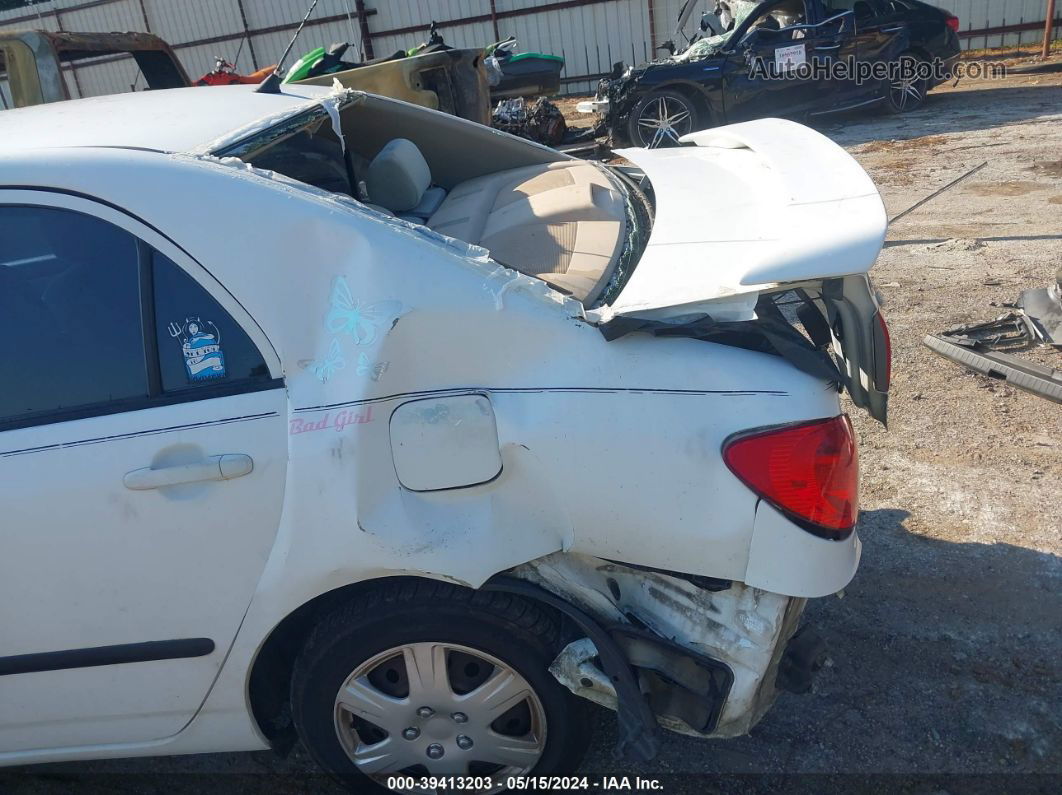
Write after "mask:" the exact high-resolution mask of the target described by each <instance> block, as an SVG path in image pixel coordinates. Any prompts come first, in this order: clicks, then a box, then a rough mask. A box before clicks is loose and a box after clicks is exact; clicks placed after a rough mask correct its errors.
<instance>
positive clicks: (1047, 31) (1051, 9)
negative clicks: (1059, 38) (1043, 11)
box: [1041, 0, 1055, 58]
mask: <svg viewBox="0 0 1062 795" xmlns="http://www.w3.org/2000/svg"><path fill="white" fill-rule="evenodd" d="M1054 25H1055V0H1047V20H1046V21H1045V22H1044V51H1043V53H1041V55H1043V57H1044V58H1046V57H1047V56H1049V55H1050V54H1051V39H1052V38H1053V36H1052V33H1053V32H1054V31H1053V28H1054Z"/></svg>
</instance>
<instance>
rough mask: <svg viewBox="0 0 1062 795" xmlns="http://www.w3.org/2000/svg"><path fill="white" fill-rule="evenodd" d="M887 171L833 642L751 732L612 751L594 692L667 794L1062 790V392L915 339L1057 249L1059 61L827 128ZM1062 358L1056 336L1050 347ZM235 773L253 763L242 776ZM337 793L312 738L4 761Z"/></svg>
mask: <svg viewBox="0 0 1062 795" xmlns="http://www.w3.org/2000/svg"><path fill="white" fill-rule="evenodd" d="M821 129H822V131H823V132H825V133H826V134H827V135H829V136H830V137H832V138H833V139H834V140H836V141H837V142H839V143H840V144H842V145H843V146H845V147H847V148H848V150H849V151H850V152H851V153H852V154H853V155H854V156H855V157H856V158H857V159H858V160H859V161H860V162H861V163H862V164H863V165H864V166H865V167H866V168H867V170H868V171H869V172H870V174H871V175H872V176H873V177H874V179H875V180H876V181H877V183H878V185H879V187H880V189H881V192H882V194H883V196H884V199H885V203H886V205H887V207H888V210H889V214H890V217H891V216H893V215H895V214H897V213H899V212H900V211H902V210H904V209H906V208H908V207H909V206H911V205H912V204H914V203H915V202H916V201H918V200H919V199H921V198H923V197H924V196H926V195H928V194H930V193H931V192H933V191H934V190H936V189H937V188H939V187H941V186H943V185H945V184H947V183H948V182H949V181H951V180H952V179H954V178H955V177H957V176H959V175H961V174H962V173H964V172H965V171H966V170H968V169H970V168H973V167H974V166H977V165H978V164H980V163H982V162H984V161H986V160H987V161H988V166H987V167H986V168H985V169H984V170H982V171H981V172H979V173H978V174H976V175H975V176H974V177H972V178H971V179H969V180H967V181H966V182H964V183H962V184H961V185H959V186H958V187H956V188H954V189H953V190H951V191H949V192H948V193H946V194H944V195H943V196H942V197H940V198H939V199H937V200H936V201H934V202H933V203H931V204H928V205H926V206H925V207H923V208H921V209H919V210H917V211H916V212H914V213H913V214H911V215H909V216H907V217H906V218H904V219H903V220H901V221H900V222H899V223H897V224H895V225H894V226H893V227H892V228H891V229H890V232H889V237H888V242H887V243H886V248H885V250H884V251H883V252H882V255H881V258H880V261H879V263H878V265H877V267H876V268H875V270H874V277H875V280H876V282H877V285H878V287H879V288H880V290H881V292H882V293H883V295H884V297H885V299H886V302H887V303H886V312H887V317H888V319H889V325H890V327H891V330H892V340H893V350H894V354H895V363H894V380H893V392H892V397H891V412H890V423H889V429H888V430H885V429H884V428H882V427H880V426H878V425H876V424H874V423H873V422H871V421H869V420H868V419H867V418H866V417H865V416H864V415H862V414H861V413H857V414H856V415H855V416H854V420H855V423H856V427H857V430H858V433H859V437H860V442H861V456H862V472H863V481H862V482H863V492H862V508H863V516H862V520H861V528H860V534H861V536H862V539H863V542H864V550H863V562H862V566H861V568H860V571H859V574H858V575H857V576H856V578H855V581H854V582H853V583H852V584H851V585H850V586H849V587H848V588H847V589H846V591H845V593H844V595H843V598H828V599H821V600H817V601H815V602H813V603H812V604H811V605H810V606H809V608H808V613H807V620H808V621H810V622H813V623H814V624H815V625H816V626H817V627H818V629H819V630H820V631H821V632H822V634H823V635H824V636H825V637H826V639H827V641H828V643H829V646H830V662H829V664H828V666H827V667H826V668H825V669H824V670H823V671H822V672H821V674H820V676H819V678H818V680H817V681H816V684H815V687H814V691H813V692H812V693H810V694H808V695H803V696H795V695H782V696H781V697H780V698H779V700H778V703H777V704H776V706H775V708H774V709H773V710H772V711H771V712H770V713H769V714H768V715H767V717H766V718H765V719H764V720H763V722H762V723H761V724H760V725H759V726H758V727H757V728H756V729H755V730H754V731H753V733H752V735H751V736H749V737H745V738H742V739H738V740H730V741H719V742H702V741H697V740H693V739H687V738H683V737H679V736H677V735H669V736H668V737H667V738H666V739H665V742H664V743H663V750H662V753H661V754H660V757H659V758H658V759H657V760H656V761H655V762H653V763H652V764H648V765H634V764H630V763H626V762H621V761H617V760H615V759H613V757H612V751H611V749H612V746H613V745H614V743H615V720H614V718H613V716H612V714H611V713H607V712H604V711H602V712H600V719H599V721H598V724H599V725H598V730H597V734H596V737H595V740H594V744H593V747H592V751H591V754H590V756H589V758H588V760H587V762H586V764H585V767H584V770H585V772H586V773H587V774H590V775H630V776H633V775H636V774H640V775H641V776H642V777H651V778H660V779H661V780H662V781H663V783H664V791H665V792H668V793H701V792H766V791H776V790H785V791H807V792H829V791H860V792H865V791H878V792H886V791H887V792H894V791H906V792H916V793H927V794H928V793H958V792H971V791H977V792H980V791H985V792H989V791H991V792H1000V791H1002V792H1040V791H1044V792H1047V791H1056V792H1057V791H1058V787H1059V786H1060V782H1062V595H1060V594H1062V565H1060V558H1059V555H1062V501H1060V500H1059V484H1060V482H1062V407H1060V406H1058V405H1056V404H1052V403H1048V402H1046V401H1044V400H1041V399H1039V398H1036V397H1033V396H1031V395H1028V394H1026V393H1023V392H1019V391H1016V390H1014V389H1011V388H1009V387H1007V386H1005V385H1002V384H1001V383H999V382H997V381H992V380H990V379H986V378H982V377H980V376H975V375H970V374H967V373H966V372H964V371H963V370H962V369H960V368H959V367H958V366H956V365H953V364H951V363H950V362H948V361H946V360H944V359H941V358H940V357H938V356H936V355H935V354H933V353H932V352H930V351H929V350H928V349H927V348H925V347H924V346H923V345H922V338H923V337H924V336H925V335H926V334H927V333H930V332H935V331H939V330H942V329H944V328H946V327H948V326H951V325H955V324H958V323H963V322H972V321H977V320H987V319H991V318H993V317H995V316H996V315H997V314H1000V313H1002V312H1004V311H1005V309H1004V308H1002V305H1003V304H1004V303H1006V302H1010V301H1014V300H1015V299H1016V298H1017V296H1018V293H1019V291H1021V290H1022V289H1025V288H1030V287H1043V286H1046V285H1047V284H1048V283H1049V281H1050V280H1051V279H1052V278H1053V277H1054V274H1055V271H1056V270H1058V269H1059V267H1060V266H1062V75H1060V74H1052V75H1038V76H1023V77H1010V78H1008V79H1006V80H1003V81H995V82H983V83H967V84H964V85H960V86H959V87H958V88H950V87H948V88H942V89H938V90H937V91H936V92H934V93H933V94H932V95H931V98H930V101H929V102H928V104H927V106H926V107H925V108H924V109H923V110H921V111H919V112H917V113H914V114H911V115H909V116H904V117H881V116H866V115H860V116H852V117H850V118H844V119H837V120H834V121H832V122H830V123H829V124H828V125H823V126H822V127H821ZM1037 355H1038V356H1039V358H1040V360H1041V361H1045V362H1046V361H1053V362H1054V364H1055V366H1058V367H1062V353H1058V352H1046V351H1045V352H1040V353H1038V354H1037ZM241 774H242V775H241ZM262 790H269V791H275V792H292V793H295V792H325V791H333V788H332V787H331V785H330V784H328V783H327V782H325V781H324V780H322V779H320V778H318V777H315V776H314V775H313V773H312V765H311V764H310V763H309V761H308V759H307V757H306V755H305V753H304V752H302V751H301V749H298V748H296V750H295V751H294V753H293V754H292V755H291V756H289V757H288V758H287V759H284V760H281V759H278V758H276V757H274V756H273V755H272V754H270V753H260V754H244V755H228V754H218V755H211V756H200V757H185V758H168V759H150V760H129V761H114V762H99V763H92V764H76V765H75V764H69V765H60V766H48V767H41V768H35V769H26V770H22V771H7V772H5V773H0V791H3V792H7V793H34V794H35V795H37V794H39V793H60V792H63V793H66V792H74V793H115V792H138V793H140V792H143V793H154V792H160V793H161V792H166V793H173V792H182V793H183V792H203V791H210V792H258V791H262Z"/></svg>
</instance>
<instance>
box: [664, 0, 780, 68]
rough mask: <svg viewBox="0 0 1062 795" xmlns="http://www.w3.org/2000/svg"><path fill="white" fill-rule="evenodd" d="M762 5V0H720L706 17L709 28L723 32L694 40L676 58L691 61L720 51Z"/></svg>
mask: <svg viewBox="0 0 1062 795" xmlns="http://www.w3.org/2000/svg"><path fill="white" fill-rule="evenodd" d="M760 5H762V2H761V0H719V2H717V3H716V4H715V10H714V11H713V12H712V13H711V14H708V15H706V17H707V18H708V19H707V22H708V27H709V29H714V30H719V31H722V32H721V33H719V34H717V35H714V36H709V37H707V38H704V39H699V40H697V41H695V42H693V44H691V45H690V46H689V47H688V48H687V49H686V50H685V51H684V52H681V53H679V54H677V55H675V56H674V58H675V60H676V61H690V60H694V59H697V58H704V57H706V56H708V55H714V54H715V53H717V52H719V51H720V50H721V49H723V47H724V46H726V43H727V42H728V41H729V40H730V37H731V36H732V35H733V33H734V31H735V30H737V29H738V27H740V26H741V23H743V22H744V21H745V20H746V19H748V18H749V15H751V14H752V12H753V11H755V10H756V9H757V8H758V7H759V6H760ZM702 27H703V25H702Z"/></svg>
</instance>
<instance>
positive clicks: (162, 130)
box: [0, 86, 333, 154]
mask: <svg viewBox="0 0 1062 795" xmlns="http://www.w3.org/2000/svg"><path fill="white" fill-rule="evenodd" d="M254 89H255V86H214V87H210V88H202V87H198V88H176V89H170V90H166V91H147V92H141V93H137V94H113V95H110V96H104V97H93V98H91V99H79V100H72V101H69V102H54V103H51V104H47V105H36V106H33V107H29V108H19V109H16V110H5V111H2V112H0V154H2V153H5V152H15V151H25V150H28V149H48V148H55V147H85V146H106V147H136V148H141V149H157V150H159V151H163V152H191V151H195V150H198V149H201V148H202V147H203V146H204V145H205V144H208V143H210V142H211V141H214V140H216V139H218V138H221V137H223V136H225V135H226V134H228V133H231V132H233V131H235V130H239V129H241V128H244V127H246V126H248V125H251V124H254V123H255V122H257V121H259V120H264V119H270V118H274V117H277V116H281V117H283V116H287V115H290V114H292V113H293V112H296V111H298V110H299V109H300V108H302V107H305V106H308V105H310V104H313V103H315V102H319V101H320V100H321V99H323V98H325V97H327V96H329V95H330V94H332V93H333V90H332V89H331V88H327V87H321V86H285V87H284V91H283V93H281V94H257V93H255V90H254Z"/></svg>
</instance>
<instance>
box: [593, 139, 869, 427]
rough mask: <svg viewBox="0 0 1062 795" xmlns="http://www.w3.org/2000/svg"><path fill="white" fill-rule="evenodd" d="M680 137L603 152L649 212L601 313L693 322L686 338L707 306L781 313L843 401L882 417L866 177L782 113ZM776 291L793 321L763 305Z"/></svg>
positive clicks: (663, 322) (625, 324)
mask: <svg viewBox="0 0 1062 795" xmlns="http://www.w3.org/2000/svg"><path fill="white" fill-rule="evenodd" d="M682 142H683V143H685V144H687V146H682V147H677V148H672V149H620V150H617V152H616V153H617V154H618V155H620V156H622V157H624V158H626V159H627V160H629V161H631V162H632V163H634V165H635V166H637V168H638V169H640V170H641V171H642V172H643V173H644V174H645V176H646V178H647V180H648V182H649V186H650V187H651V190H652V194H653V196H654V198H655V218H654V221H653V228H652V232H651V233H650V236H649V240H648V241H647V244H646V247H645V250H644V252H643V254H642V256H641V258H640V259H639V261H638V263H637V265H636V266H635V268H634V269H633V271H632V272H631V273H630V276H629V278H628V279H627V282H626V284H625V285H624V286H623V288H622V290H621V291H620V292H619V293H618V295H616V297H615V298H614V300H613V301H612V302H611V304H610V305H609V306H607V307H604V308H603V309H602V310H601V319H602V320H603V321H606V322H607V323H615V324H616V325H617V326H619V327H621V328H627V329H632V328H634V326H632V323H637V322H645V323H647V324H650V325H655V326H656V327H657V328H656V329H655V330H657V331H658V332H659V330H660V329H661V328H666V329H667V332H666V333H671V334H674V333H680V334H681V333H682V328H683V325H684V324H687V323H690V322H691V321H690V319H691V318H700V319H701V320H700V321H699V322H697V323H694V324H693V325H691V326H690V328H691V329H696V333H693V332H691V336H701V337H704V338H708V337H706V336H705V335H704V334H703V332H704V328H705V327H704V322H703V319H704V318H705V317H706V316H707V317H709V318H710V319H711V321H713V322H718V323H733V324H755V323H757V322H762V323H764V324H766V322H767V317H768V315H769V316H770V318H771V319H773V320H775V321H777V320H780V319H781V318H782V317H783V316H786V317H791V325H793V326H794V327H796V326H797V325H798V324H799V325H800V326H802V327H803V336H804V337H805V338H806V339H808V340H809V342H810V345H811V347H813V348H814V349H815V350H816V351H819V352H821V353H822V354H831V355H832V358H833V361H834V363H835V365H836V369H837V371H838V372H837V375H838V376H839V379H838V380H839V381H840V383H842V384H843V385H844V386H845V387H846V388H847V389H848V391H849V393H850V395H851V397H852V399H853V401H854V402H855V403H856V405H857V406H859V407H861V408H866V409H867V410H868V411H869V412H870V413H871V415H872V416H874V417H875V418H877V419H879V420H880V421H882V422H885V414H886V393H887V391H888V380H889V373H888V356H889V351H888V338H887V329H886V328H885V325H884V322H883V320H882V319H881V315H880V308H879V306H878V302H877V300H876V297H875V295H874V291H873V289H872V286H871V283H870V279H869V276H868V272H869V271H870V269H871V267H872V266H873V264H874V262H875V260H876V259H877V257H878V254H879V253H880V251H881V247H882V244H883V243H884V240H885V232H886V228H887V224H888V221H887V217H886V214H885V207H884V205H883V204H882V201H881V196H880V195H879V194H878V191H877V188H876V187H875V186H874V183H873V181H872V180H871V179H870V177H869V176H868V175H867V173H866V172H865V171H864V170H863V168H862V167H861V166H860V165H859V164H858V163H857V162H856V161H855V160H854V159H853V158H852V157H851V155H849V154H848V153H847V152H845V151H844V150H843V149H842V148H841V147H839V146H837V145H836V144H835V143H833V142H832V141H830V140H829V139H828V138H826V137H825V136H823V135H821V134H820V133H818V132H815V131H814V130H811V129H809V128H808V127H805V126H803V125H800V124H796V123H794V122H790V121H784V120H781V119H762V120H759V121H754V122H748V123H744V124H735V125H730V126H727V127H720V128H717V129H714V130H704V131H701V132H696V133H691V134H690V135H687V136H684V137H683V138H682ZM689 144H692V146H691V145H689ZM781 296H795V298H796V302H797V303H799V304H801V309H800V312H798V313H797V315H799V317H796V316H793V313H787V312H785V311H780V310H778V308H777V307H775V306H773V305H772V306H770V307H769V306H767V304H765V301H778V299H779V297H781ZM783 303H784V302H781V301H778V304H779V305H781V304H783ZM788 303H792V301H789V302H788ZM816 312H817V316H816ZM617 321H618V322H617ZM646 330H650V329H646ZM773 348H774V350H775V352H777V353H781V354H782V355H786V356H787V357H788V358H790V359H791V360H793V361H794V364H797V366H798V367H801V368H802V369H805V370H808V371H811V369H814V368H809V367H808V366H807V361H806V360H805V361H804V363H803V365H802V364H801V362H800V358H801V355H797V356H789V355H788V353H787V351H786V350H785V349H786V348H789V349H792V346H787V345H777V344H776V345H774V346H773ZM819 373H821V369H819Z"/></svg>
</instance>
